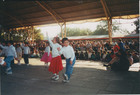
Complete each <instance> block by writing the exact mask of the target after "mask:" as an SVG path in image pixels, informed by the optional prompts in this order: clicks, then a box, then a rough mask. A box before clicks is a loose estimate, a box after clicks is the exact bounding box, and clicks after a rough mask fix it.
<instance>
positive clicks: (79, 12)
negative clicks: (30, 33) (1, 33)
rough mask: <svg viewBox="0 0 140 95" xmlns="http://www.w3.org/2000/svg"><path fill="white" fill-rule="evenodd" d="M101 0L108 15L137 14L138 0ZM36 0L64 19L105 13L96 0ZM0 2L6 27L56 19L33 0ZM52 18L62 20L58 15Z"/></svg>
mask: <svg viewBox="0 0 140 95" xmlns="http://www.w3.org/2000/svg"><path fill="white" fill-rule="evenodd" d="M105 1H106V4H107V6H108V9H109V11H110V13H111V16H112V17H121V16H125V15H138V14H139V0H105ZM40 3H41V4H42V5H43V6H45V7H46V8H47V9H48V10H49V11H51V12H52V13H53V12H55V13H56V14H58V15H59V16H60V17H61V18H62V19H64V20H65V21H66V22H70V21H78V20H85V19H102V18H104V17H106V16H105V13H104V10H103V7H102V4H101V2H100V0H79V1H77V0H76V1H67V0H64V1H40ZM0 6H1V7H0V14H2V16H1V21H0V24H2V25H3V26H4V27H6V28H15V27H22V26H31V25H33V26H35V25H43V24H52V23H56V21H55V20H54V19H53V18H52V16H51V15H50V14H49V13H48V12H46V11H45V10H44V9H43V8H42V7H41V6H39V4H37V2H35V1H4V2H2V1H1V4H0ZM48 6H49V7H48ZM56 18H57V20H58V21H59V22H62V19H60V18H59V17H58V16H56Z"/></svg>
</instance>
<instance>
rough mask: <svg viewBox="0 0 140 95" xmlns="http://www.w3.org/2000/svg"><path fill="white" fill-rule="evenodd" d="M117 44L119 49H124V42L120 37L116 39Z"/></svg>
mask: <svg viewBox="0 0 140 95" xmlns="http://www.w3.org/2000/svg"><path fill="white" fill-rule="evenodd" d="M118 45H119V47H120V50H123V51H125V47H124V44H123V42H122V40H121V39H120V40H119V41H118Z"/></svg>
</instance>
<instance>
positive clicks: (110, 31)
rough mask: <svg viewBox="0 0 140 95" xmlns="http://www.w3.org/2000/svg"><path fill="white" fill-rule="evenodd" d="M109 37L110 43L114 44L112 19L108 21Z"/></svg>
mask: <svg viewBox="0 0 140 95" xmlns="http://www.w3.org/2000/svg"><path fill="white" fill-rule="evenodd" d="M108 35H109V42H110V44H112V18H110V19H109V20H108Z"/></svg>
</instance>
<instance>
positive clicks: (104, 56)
mask: <svg viewBox="0 0 140 95" xmlns="http://www.w3.org/2000/svg"><path fill="white" fill-rule="evenodd" d="M106 55H107V54H106V51H104V52H103V56H102V61H103V62H105V61H106V60H105V58H106Z"/></svg>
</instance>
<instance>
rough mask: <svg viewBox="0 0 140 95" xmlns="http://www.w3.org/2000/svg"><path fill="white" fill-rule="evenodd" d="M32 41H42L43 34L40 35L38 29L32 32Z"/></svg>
mask: <svg viewBox="0 0 140 95" xmlns="http://www.w3.org/2000/svg"><path fill="white" fill-rule="evenodd" d="M34 39H35V40H36V41H39V40H43V39H44V36H43V34H42V33H41V30H40V29H38V30H37V29H35V31H34Z"/></svg>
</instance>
